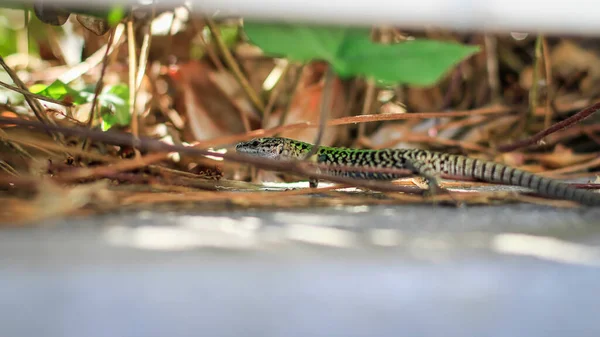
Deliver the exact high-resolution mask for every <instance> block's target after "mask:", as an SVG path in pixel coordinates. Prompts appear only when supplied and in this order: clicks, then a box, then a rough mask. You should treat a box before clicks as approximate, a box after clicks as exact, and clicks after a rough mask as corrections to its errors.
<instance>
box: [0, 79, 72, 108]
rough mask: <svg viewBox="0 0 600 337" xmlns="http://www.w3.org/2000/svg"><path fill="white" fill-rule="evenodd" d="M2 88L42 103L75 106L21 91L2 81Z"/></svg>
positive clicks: (0, 82) (0, 84)
mask: <svg viewBox="0 0 600 337" xmlns="http://www.w3.org/2000/svg"><path fill="white" fill-rule="evenodd" d="M0 86H2V87H5V88H6V89H9V90H12V91H16V92H18V93H19V94H21V95H23V96H30V97H33V98H36V99H39V100H42V101H46V102H51V103H54V104H59V105H62V106H66V107H72V106H73V103H68V102H63V101H59V100H57V99H54V98H50V97H46V96H43V95H38V94H34V93H32V92H30V91H29V90H24V89H21V88H17V87H15V86H12V85H10V84H6V83H4V82H2V81H0Z"/></svg>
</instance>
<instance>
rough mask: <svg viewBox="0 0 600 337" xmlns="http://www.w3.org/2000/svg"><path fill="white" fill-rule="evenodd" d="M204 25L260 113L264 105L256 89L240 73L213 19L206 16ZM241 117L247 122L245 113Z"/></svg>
mask: <svg viewBox="0 0 600 337" xmlns="http://www.w3.org/2000/svg"><path fill="white" fill-rule="evenodd" d="M206 25H207V26H208V29H209V30H210V33H211V34H212V36H213V38H214V39H215V42H216V43H217V46H218V47H219V50H220V52H221V54H222V55H223V57H224V58H225V63H227V66H228V67H229V68H230V69H231V71H232V72H233V74H234V75H235V77H236V78H237V80H238V82H239V83H240V85H241V86H242V88H243V89H244V91H245V92H246V95H248V97H249V98H250V100H251V101H252V104H254V106H255V107H256V108H257V109H258V110H259V112H260V114H261V115H262V114H263V112H264V110H265V105H264V104H263V102H262V100H261V99H260V97H259V96H258V94H257V93H256V91H254V89H253V88H252V86H251V85H250V82H248V79H246V77H245V76H244V74H243V73H242V70H241V69H240V66H239V65H238V63H237V62H236V61H235V59H234V58H233V55H231V52H230V51H229V48H227V45H226V44H225V42H224V41H223V39H222V38H221V33H219V29H218V27H217V26H216V24H215V23H214V21H213V20H212V19H210V18H206ZM242 118H243V119H246V120H245V121H244V125H246V123H248V121H247V119H248V116H246V115H245V114H242ZM248 125H250V123H248ZM249 130H250V129H249V128H247V129H246V131H249Z"/></svg>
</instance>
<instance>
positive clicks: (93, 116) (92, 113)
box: [82, 29, 115, 151]
mask: <svg viewBox="0 0 600 337" xmlns="http://www.w3.org/2000/svg"><path fill="white" fill-rule="evenodd" d="M114 37H115V30H114V29H112V30H111V32H110V33H109V36H108V42H107V44H106V51H105V53H104V58H103V59H102V70H100V77H99V78H98V82H96V88H95V90H94V98H93V99H92V108H91V111H90V117H89V119H88V121H87V127H88V128H92V125H93V123H94V120H95V119H96V105H98V96H99V95H100V92H101V91H102V87H103V86H104V74H105V73H106V68H107V67H108V54H109V52H110V50H111V48H110V46H111V45H112V44H113V42H114ZM88 147H89V142H88V140H87V139H84V140H83V145H82V149H83V150H84V151H87V149H88Z"/></svg>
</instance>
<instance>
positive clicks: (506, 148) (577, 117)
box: [497, 102, 600, 152]
mask: <svg viewBox="0 0 600 337" xmlns="http://www.w3.org/2000/svg"><path fill="white" fill-rule="evenodd" d="M598 110H600V102H598V103H595V104H592V105H590V106H589V107H587V108H585V109H583V110H581V111H579V112H577V113H576V114H574V115H573V116H571V117H569V118H567V119H565V120H563V121H561V122H558V123H556V124H554V125H552V126H551V127H549V128H547V129H544V130H542V131H540V132H538V133H536V134H535V135H533V136H531V137H529V138H527V139H523V140H522V141H519V142H516V143H513V144H507V145H501V146H499V147H498V148H497V150H498V151H499V152H510V151H514V150H516V149H520V148H525V147H528V146H530V145H533V144H536V143H537V142H539V141H540V140H542V139H543V138H544V137H546V136H548V135H550V134H552V133H554V132H556V131H559V130H562V129H565V128H568V127H570V126H571V125H573V124H575V123H578V122H580V121H582V120H584V119H586V118H587V117H589V116H591V115H592V114H593V113H594V112H596V111H598Z"/></svg>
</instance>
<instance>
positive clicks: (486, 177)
mask: <svg viewBox="0 0 600 337" xmlns="http://www.w3.org/2000/svg"><path fill="white" fill-rule="evenodd" d="M312 147H313V145H312V144H309V143H305V142H300V141H297V140H293V139H289V138H279V137H266V138H257V139H253V140H250V141H247V142H241V143H238V144H237V145H236V151H237V152H239V153H243V154H247V155H251V156H257V157H263V158H271V159H277V160H292V159H304V157H305V156H306V155H307V154H308V153H309V152H310V150H311V148H312ZM314 159H315V161H316V162H317V163H320V164H327V165H331V168H330V169H327V170H326V171H325V172H323V173H326V174H330V175H335V176H343V177H349V178H356V179H375V180H394V179H397V178H399V177H400V176H398V175H395V174H392V173H377V172H368V171H365V170H361V168H397V169H407V170H410V171H412V172H413V173H414V174H417V175H419V176H422V177H424V178H425V179H427V181H428V185H429V188H430V190H435V189H437V188H439V182H440V175H441V174H448V175H452V176H459V177H466V178H475V179H479V180H481V181H485V182H491V183H501V184H511V185H517V186H522V187H527V188H531V189H533V190H535V191H536V192H537V193H538V194H540V195H542V196H546V197H550V198H559V199H567V200H572V201H576V202H579V203H581V204H584V205H588V206H600V194H598V193H595V192H592V191H588V190H585V189H578V188H575V187H573V186H570V185H569V184H567V183H564V182H561V181H558V180H554V179H550V178H545V177H542V176H539V175H536V174H533V173H530V172H527V171H523V170H519V169H516V168H513V167H510V166H506V165H503V164H499V163H495V162H492V161H486V160H481V159H473V158H469V157H467V156H462V155H455V154H449V153H443V152H434V151H426V150H420V149H383V150H368V149H349V148H337V147H325V146H322V147H319V149H318V151H316V154H315V157H314ZM336 165H338V166H340V165H341V166H346V168H347V167H348V166H350V167H356V170H354V169H352V170H348V169H346V170H340V169H339V168H338V169H336V168H335V166H336ZM317 184H318V181H317V180H315V179H311V184H310V185H311V187H317Z"/></svg>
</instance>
